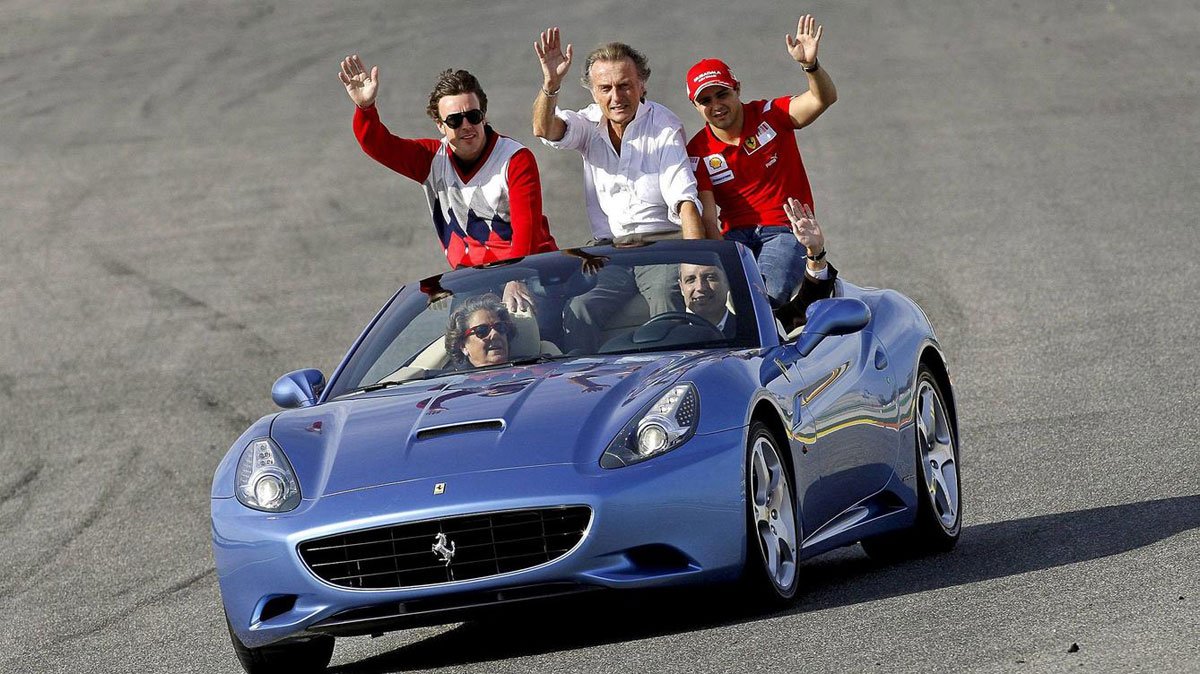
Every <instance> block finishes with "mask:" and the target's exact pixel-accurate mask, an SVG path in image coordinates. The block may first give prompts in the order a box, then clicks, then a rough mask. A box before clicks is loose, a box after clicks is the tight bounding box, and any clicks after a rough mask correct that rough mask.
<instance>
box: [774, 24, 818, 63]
mask: <svg viewBox="0 0 1200 674" xmlns="http://www.w3.org/2000/svg"><path fill="white" fill-rule="evenodd" d="M824 28H825V27H824V26H818V25H817V20H816V19H814V18H813V15H812V14H805V15H804V16H802V17H800V21H799V22H798V23H797V24H796V37H795V38H793V37H792V36H791V35H784V39H785V40H787V48H788V53H789V54H791V55H792V58H793V59H795V60H796V62H797V63H799V64H800V65H802V66H804V67H806V68H808V67H811V66H812V64H814V63H816V61H817V43H819V42H820V41H821V33H822V32H823V31H824Z"/></svg>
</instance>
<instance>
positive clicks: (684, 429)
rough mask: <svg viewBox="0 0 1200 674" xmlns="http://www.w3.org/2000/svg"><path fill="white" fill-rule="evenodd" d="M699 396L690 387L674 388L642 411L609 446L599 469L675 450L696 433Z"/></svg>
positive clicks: (619, 465) (618, 466) (632, 462)
mask: <svg viewBox="0 0 1200 674" xmlns="http://www.w3.org/2000/svg"><path fill="white" fill-rule="evenodd" d="M699 419H700V395H699V394H698V393H696V387H695V386H693V385H691V384H687V383H685V384H677V385H675V386H672V387H671V389H670V390H668V391H667V392H666V393H664V394H663V395H662V396H661V397H660V398H659V399H658V400H655V401H654V404H652V405H650V406H649V407H647V408H646V409H644V410H642V412H641V413H640V414H638V415H637V416H635V417H634V418H633V419H632V420H630V422H629V423H627V424H625V427H624V428H622V429H621V432H620V433H617V437H615V438H613V441H612V442H611V443H609V445H608V449H606V450H604V455H603V456H601V457H600V466H601V467H602V468H620V467H621V466H629V465H632V464H635V463H640V462H642V461H645V460H646V459H650V458H653V457H656V456H658V455H660V454H666V453H667V452H669V451H671V450H672V449H675V448H676V447H678V446H679V445H682V444H683V443H685V442H687V440H688V438H691V437H692V434H693V433H695V432H696V422H697V421H698V420H699Z"/></svg>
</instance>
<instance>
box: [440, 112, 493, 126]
mask: <svg viewBox="0 0 1200 674" xmlns="http://www.w3.org/2000/svg"><path fill="white" fill-rule="evenodd" d="M463 119H466V120H467V121H468V122H470V123H472V124H478V123H480V122H482V121H483V110H480V109H479V108H475V109H474V110H467V111H466V112H456V113H454V114H453V115H446V119H443V120H442V124H445V125H446V126H448V127H450V128H451V129H457V128H458V127H460V126H462V123H463Z"/></svg>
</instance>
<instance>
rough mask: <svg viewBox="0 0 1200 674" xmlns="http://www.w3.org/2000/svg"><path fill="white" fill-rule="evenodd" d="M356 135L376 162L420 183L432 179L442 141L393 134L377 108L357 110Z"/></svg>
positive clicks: (363, 147)
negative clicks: (432, 168) (434, 161)
mask: <svg viewBox="0 0 1200 674" xmlns="http://www.w3.org/2000/svg"><path fill="white" fill-rule="evenodd" d="M354 135H355V137H356V138H358V144H359V145H361V146H362V149H363V152H366V153H367V155H368V156H370V157H371V158H372V159H374V160H375V161H377V162H379V163H380V164H383V165H384V166H386V167H388V168H390V169H392V170H393V171H395V172H396V173H399V174H401V175H403V176H405V177H407V178H412V179H413V180H415V181H417V182H419V183H423V182H425V179H426V178H428V177H429V171H430V166H431V165H432V164H433V157H434V155H435V154H437V151H438V148H439V147H440V146H441V141H439V140H434V139H432V138H422V139H419V140H409V139H407V138H401V137H399V136H394V135H392V133H391V132H390V131H388V129H387V127H386V126H384V125H383V122H381V121H380V120H379V110H377V109H376V108H375V106H373V105H372V106H371V107H369V108H366V109H363V108H359V107H355V108H354Z"/></svg>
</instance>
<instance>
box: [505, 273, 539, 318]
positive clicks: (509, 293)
mask: <svg viewBox="0 0 1200 674" xmlns="http://www.w3.org/2000/svg"><path fill="white" fill-rule="evenodd" d="M503 301H504V306H506V307H508V311H509V313H514V314H515V313H517V312H522V311H525V310H526V309H533V294H532V293H530V292H529V286H527V285H525V282H524V281H509V282H508V283H506V284H504V300H503Z"/></svg>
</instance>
